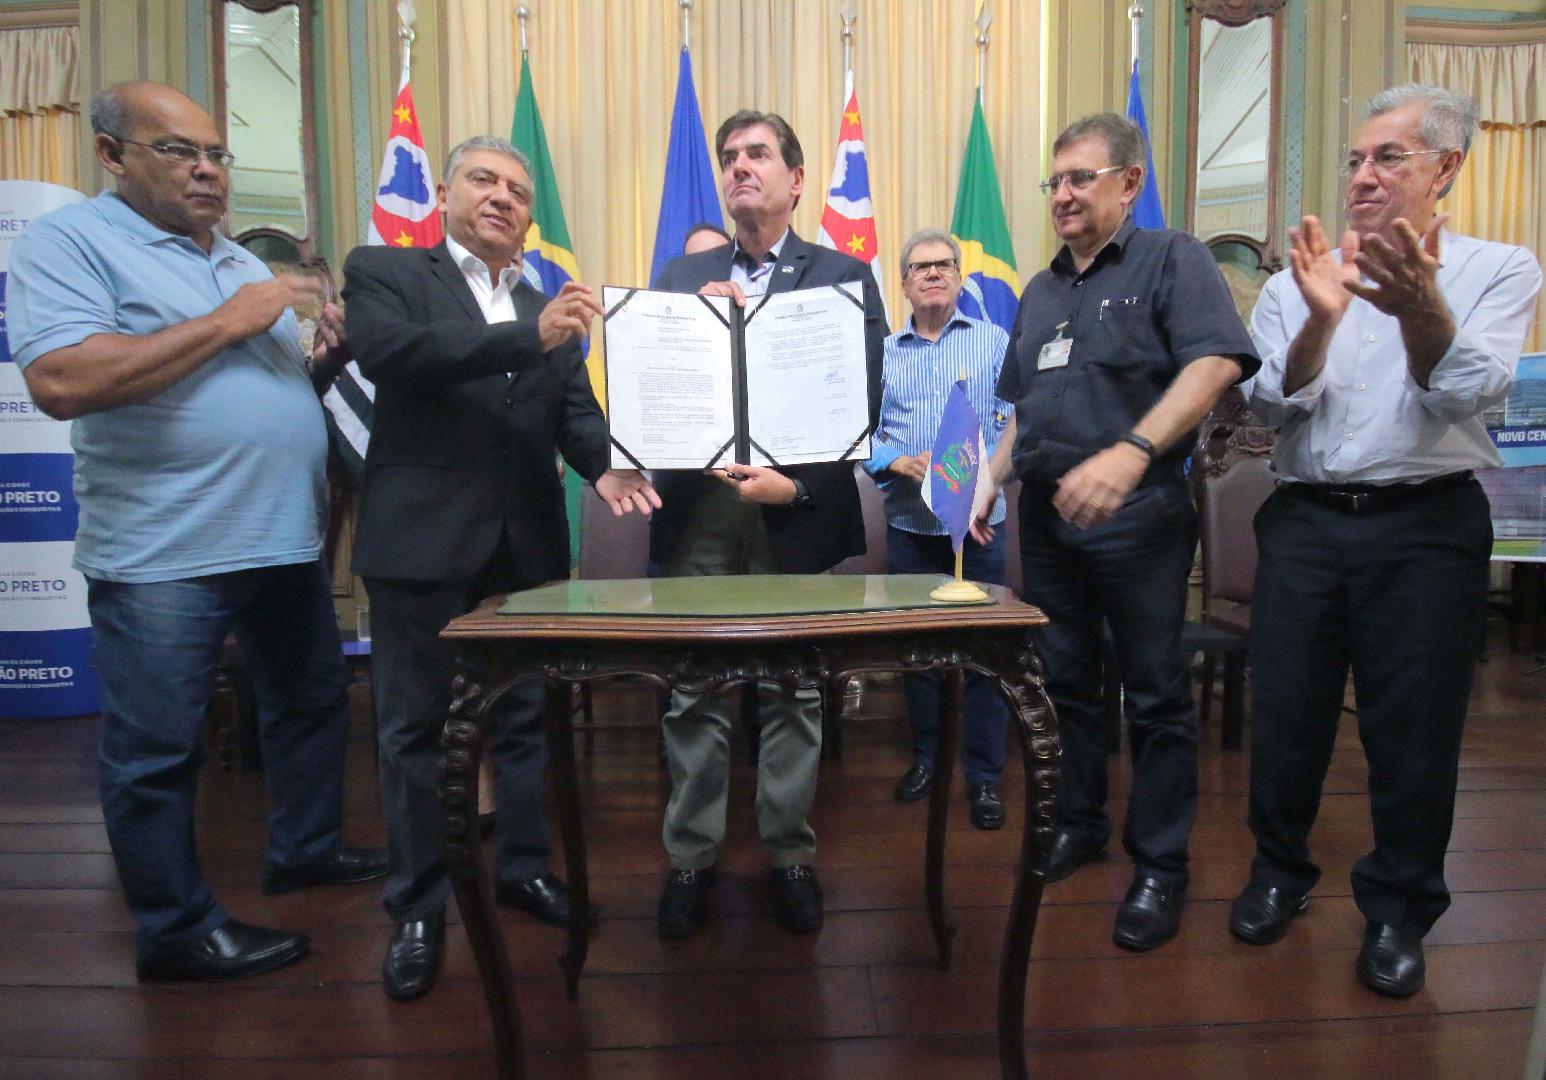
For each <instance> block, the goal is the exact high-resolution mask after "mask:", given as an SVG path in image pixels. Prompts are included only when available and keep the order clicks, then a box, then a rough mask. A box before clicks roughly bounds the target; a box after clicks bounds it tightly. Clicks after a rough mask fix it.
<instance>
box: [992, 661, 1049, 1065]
mask: <svg viewBox="0 0 1546 1080" xmlns="http://www.w3.org/2000/svg"><path fill="white" fill-rule="evenodd" d="M1026 660H1027V661H1028V663H1027V664H1026V665H1024V666H1022V669H1021V670H1020V671H1019V672H1018V673H1017V675H1018V677H1017V678H1015V679H1014V681H1013V682H1009V681H1006V682H1004V683H1001V686H1003V688H1004V690H1005V696H1006V697H1007V698H1008V700H1009V706H1010V714H1011V716H1013V718H1014V720H1015V730H1016V731H1017V733H1018V734H1019V736H1020V752H1021V757H1022V759H1023V761H1024V763H1025V827H1024V830H1023V831H1022V833H1021V838H1020V861H1019V865H1018V866H1017V867H1016V870H1015V892H1014V898H1013V899H1012V900H1011V901H1010V904H1009V919H1008V922H1007V924H1006V926H1005V928H1004V947H1003V951H1002V953H1001V954H1000V957H999V977H998V1047H999V1067H1000V1070H1001V1071H1002V1073H1003V1075H1004V1077H1005V1078H1006V1080H1024V1078H1025V1077H1026V1076H1027V1075H1028V1073H1027V1067H1026V1060H1025V983H1026V978H1027V976H1028V975H1029V972H1030V960H1031V939H1032V937H1033V935H1034V934H1035V932H1036V916H1037V915H1038V914H1039V912H1040V910H1041V891H1042V885H1043V879H1042V871H1041V861H1042V856H1043V853H1044V852H1045V850H1046V846H1047V843H1048V842H1049V840H1050V838H1051V834H1052V824H1053V820H1054V814H1055V810H1056V796H1057V781H1058V771H1057V758H1058V744H1057V723H1056V720H1055V718H1054V713H1053V710H1052V703H1051V702H1050V701H1049V700H1048V699H1047V695H1046V691H1045V690H1043V689H1042V686H1041V679H1040V676H1039V671H1038V669H1039V667H1040V665H1039V663H1038V662H1037V661H1036V660H1035V658H1034V656H1033V655H1029V654H1028V655H1027V656H1026ZM1000 670H1005V671H1006V673H1007V670H1012V669H1004V668H1001V669H1000Z"/></svg>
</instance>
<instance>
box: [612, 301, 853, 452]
mask: <svg viewBox="0 0 1546 1080" xmlns="http://www.w3.org/2000/svg"><path fill="white" fill-rule="evenodd" d="M602 301H603V303H604V304H605V306H606V309H607V314H606V322H605V324H604V333H605V335H606V361H607V380H606V386H607V422H608V424H609V426H610V428H611V437H612V466H613V467H614V468H637V469H705V468H717V467H723V466H726V465H731V464H737V465H775V466H777V465H802V464H809V463H812V462H818V461H861V460H864V459H867V458H868V457H869V456H870V421H869V397H868V384H867V381H866V380H867V371H866V365H865V351H864V293H863V292H862V290H861V289H860V285H859V283H858V282H854V283H851V284H842V285H826V286H822V287H820V288H815V289H799V290H796V291H794V292H781V293H770V294H767V295H764V296H755V297H751V298H749V299H748V300H747V302H746V307H745V308H744V309H743V308H740V307H737V306H736V304H735V302H734V301H733V300H731V299H729V298H728V297H723V296H697V295H693V294H691V293H673V292H655V291H652V290H649V289H625V288H619V287H616V286H613V285H608V286H606V287H604V288H603V289H602Z"/></svg>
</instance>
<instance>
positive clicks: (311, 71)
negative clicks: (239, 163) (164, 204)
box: [210, 0, 321, 266]
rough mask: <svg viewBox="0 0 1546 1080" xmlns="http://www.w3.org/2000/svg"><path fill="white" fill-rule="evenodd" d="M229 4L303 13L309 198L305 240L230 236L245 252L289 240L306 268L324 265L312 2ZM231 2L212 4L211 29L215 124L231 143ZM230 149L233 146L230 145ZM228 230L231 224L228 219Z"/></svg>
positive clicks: (261, 230)
mask: <svg viewBox="0 0 1546 1080" xmlns="http://www.w3.org/2000/svg"><path fill="white" fill-rule="evenodd" d="M229 2H230V3H234V4H240V5H241V6H242V7H244V8H247V9H248V10H249V11H256V12H258V13H260V14H265V15H266V14H269V13H270V12H273V11H277V10H279V9H280V8H283V7H293V8H297V9H299V11H300V58H301V74H300V79H301V179H302V182H303V183H304V184H305V197H304V199H303V200H302V203H303V205H304V206H305V208H306V235H305V236H296V235H294V234H293V233H290V232H286V231H285V230H284V229H276V228H271V227H269V226H257V227H254V228H251V229H244V230H243V231H242V232H240V233H236V234H234V235H232V236H231V239H232V240H234V241H235V242H236V243H238V244H242V245H244V246H245V244H246V242H247V241H248V240H251V239H253V238H254V237H259V236H267V237H272V238H274V239H276V240H284V241H287V242H288V243H290V244H292V245H294V246H295V248H296V249H297V250H298V251H299V252H300V257H301V263H302V265H303V266H307V265H314V264H318V263H320V259H319V257H318V256H319V253H318V250H317V232H318V229H317V223H318V220H319V218H318V215H319V213H320V211H321V204H320V201H319V200H318V198H317V181H318V178H317V101H316V89H315V73H316V68H315V61H314V58H313V56H312V43H311V39H312V0H229ZM226 3H227V0H210V27H211V36H212V37H213V39H214V41H213V47H212V49H211V50H210V51H211V60H212V63H213V67H214V72H213V75H214V104H215V109H214V113H215V123H216V125H218V126H219V128H220V137H221V138H222V139H227V140H228V134H229V133H228V132H227V130H226V63H225V53H226V41H225V25H226V24H225V5H226ZM228 145H229V141H228ZM227 225H228V227H229V218H228V219H227Z"/></svg>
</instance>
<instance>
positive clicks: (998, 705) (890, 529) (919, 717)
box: [886, 526, 1009, 784]
mask: <svg viewBox="0 0 1546 1080" xmlns="http://www.w3.org/2000/svg"><path fill="white" fill-rule="evenodd" d="M961 563H962V566H961V572H962V575H963V576H965V577H966V578H967V579H968V580H970V581H985V582H987V583H988V584H990V585H1002V584H1004V530H1003V529H1002V528H1001V529H999V530H998V531H997V532H996V533H994V535H993V539H992V540H991V541H990V542H989V543H987V544H986V545H983V544H979V543H977V541H975V540H973V539H972V538H971V537H969V536H968V537H967V538H966V548H965V550H964V552H963V554H962V560H961ZM886 570H887V571H888V572H890V573H893V574H950V575H952V576H954V575H955V572H956V566H955V552H954V551H953V550H952V549H951V547H950V537H948V536H925V535H922V534H920V533H912V532H906V531H904V530H902V529H898V528H896V527H894V526H887V527H886ZM902 686H903V690H904V692H905V693H906V695H907V719H908V720H909V722H910V723H911V724H912V729H913V762H914V763H915V764H918V765H924V766H927V767H928V768H931V769H932V768H934V767H935V756H936V751H937V750H938V748H939V708H940V706H939V676H937V675H908V676H907V677H906V678H904V679H903V680H902ZM1008 719H1009V712H1008V709H1007V708H1006V707H1005V705H1004V699H1003V698H1002V697H1000V696H999V692H998V688H997V687H995V686H994V685H993V684H992V683H991V682H989V681H988V680H987V679H984V678H983V677H982V676H981V675H967V677H966V695H965V700H964V701H963V702H962V705H961V731H962V738H961V771H962V772H963V773H964V774H965V776H966V782H967V783H968V784H981V783H993V784H996V783H998V780H999V777H1000V776H1002V775H1003V773H1004V733H1005V727H1006V725H1007V723H1008Z"/></svg>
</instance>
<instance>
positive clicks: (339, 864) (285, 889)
mask: <svg viewBox="0 0 1546 1080" xmlns="http://www.w3.org/2000/svg"><path fill="white" fill-rule="evenodd" d="M387 867H388V863H387V853H386V848H357V847H350V846H349V845H348V844H342V845H340V846H339V848H338V850H337V851H336V852H334V853H333V854H332V855H330V856H328V857H327V858H325V859H321V860H319V861H317V862H314V863H307V864H306V865H305V866H275V865H274V864H273V863H269V864H267V865H266V866H264V867H263V892H264V893H265V894H266V895H268V896H278V895H280V894H281V893H290V892H294V891H295V890H296V889H304V888H307V887H309V886H312V885H352V884H354V883H355V882H359V881H374V880H375V879H376V878H380V877H386V873H387Z"/></svg>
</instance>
